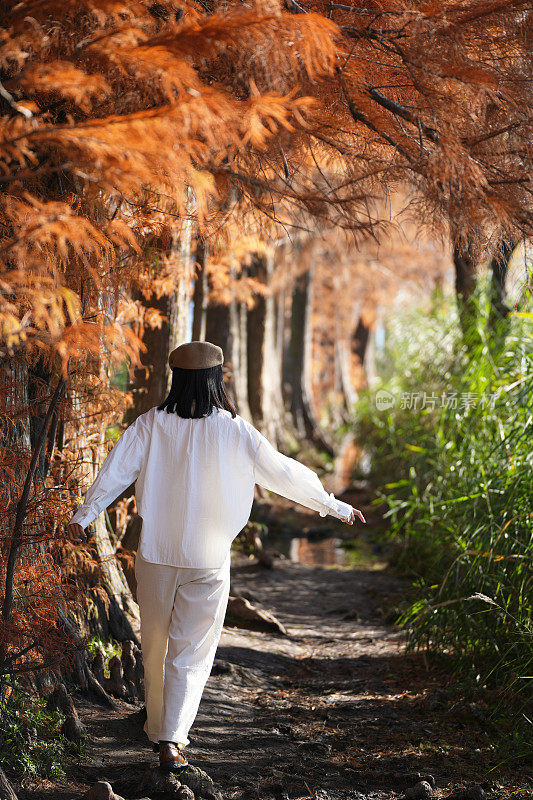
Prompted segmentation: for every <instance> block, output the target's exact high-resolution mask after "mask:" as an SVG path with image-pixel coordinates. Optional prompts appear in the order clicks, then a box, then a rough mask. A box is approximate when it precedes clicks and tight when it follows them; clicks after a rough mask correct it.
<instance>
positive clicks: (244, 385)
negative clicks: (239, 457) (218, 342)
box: [230, 267, 252, 420]
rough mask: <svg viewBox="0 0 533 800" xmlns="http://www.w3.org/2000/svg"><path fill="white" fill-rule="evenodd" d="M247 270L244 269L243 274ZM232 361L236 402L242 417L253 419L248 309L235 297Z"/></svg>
mask: <svg viewBox="0 0 533 800" xmlns="http://www.w3.org/2000/svg"><path fill="white" fill-rule="evenodd" d="M244 270H245V268H244V267H243V272H244ZM230 325H231V330H232V334H231V361H232V364H233V368H234V385H235V400H236V403H237V409H238V412H239V414H240V415H241V417H243V418H244V419H247V420H251V419H252V414H251V411H250V404H249V400H248V309H247V307H246V303H243V302H242V301H239V300H237V299H236V298H235V297H234V298H233V299H232V301H231V303H230Z"/></svg>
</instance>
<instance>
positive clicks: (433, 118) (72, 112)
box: [0, 0, 533, 756]
mask: <svg viewBox="0 0 533 800" xmlns="http://www.w3.org/2000/svg"><path fill="white" fill-rule="evenodd" d="M1 14H2V34H1V40H0V68H1V73H2V74H1V83H0V97H1V99H0V103H1V107H2V108H1V110H2V116H1V119H0V137H1V139H0V165H1V172H0V180H1V182H2V187H3V192H2V196H1V198H0V226H1V238H2V241H1V243H0V252H1V264H0V269H1V274H0V281H1V293H0V325H1V331H2V344H1V373H0V375H1V382H2V393H1V397H0V404H1V405H0V420H1V445H2V449H1V462H0V468H1V471H2V481H1V488H0V491H1V499H2V506H3V509H4V511H3V513H2V530H1V540H0V544H1V561H0V582H1V587H2V613H1V626H0V679H1V681H2V698H3V700H2V702H3V703H8V701H9V698H10V697H13V696H15V695H16V691H19V690H18V689H17V690H16V691H15V689H14V687H15V686H18V685H19V684H18V683H17V681H20V680H21V679H25V680H29V681H30V683H32V682H33V689H35V688H37V689H39V677H38V676H39V675H42V674H45V673H47V671H48V672H49V671H50V670H55V671H57V670H60V671H61V670H65V671H66V673H69V674H71V672H72V668H73V666H72V665H73V663H75V664H77V665H78V666H77V668H78V670H79V671H80V672H81V673H83V674H85V679H86V680H87V674H86V672H85V673H84V670H86V665H85V666H84V663H85V662H84V661H83V658H82V657H81V656H80V652H82V650H80V637H83V636H86V635H88V634H93V633H94V632H95V630H96V631H100V633H102V632H103V631H107V633H108V634H109V635H112V636H113V637H114V638H117V639H118V640H121V639H124V638H127V637H128V635H129V633H130V631H131V627H130V622H129V618H130V616H131V615H132V614H135V604H134V601H133V598H132V594H131V590H130V587H129V584H128V580H127V573H128V570H130V571H131V565H132V559H133V553H134V550H135V547H136V541H137V539H136V537H138V520H137V519H136V517H135V514H134V506H133V501H132V499H131V492H130V493H129V494H127V496H125V497H124V498H123V499H122V500H121V501H120V502H119V503H118V504H117V506H116V508H115V510H114V512H113V513H112V514H109V515H107V516H106V517H105V518H104V517H102V518H100V519H99V520H98V521H97V523H96V524H95V525H94V530H93V532H92V537H91V540H90V542H89V544H88V545H87V546H86V547H81V548H80V547H79V546H75V545H74V544H73V543H72V542H69V541H68V540H67V539H66V538H65V532H64V524H65V522H67V521H68V519H69V517H70V514H71V512H72V509H73V508H74V507H75V504H76V502H79V500H80V498H81V497H82V495H83V490H84V487H86V486H87V485H88V483H90V481H91V478H92V477H94V475H95V474H96V472H97V470H98V468H99V466H100V465H101V463H102V461H103V459H104V457H105V455H106V453H107V452H108V449H109V447H110V446H111V445H112V441H113V440H114V439H115V438H116V437H117V436H118V435H119V433H120V431H121V429H122V427H123V425H124V424H127V423H128V422H130V421H131V420H132V419H133V418H135V417H136V416H137V415H138V414H140V413H143V412H144V411H146V410H147V409H148V408H150V407H152V406H153V405H155V404H156V403H157V402H159V401H160V399H161V398H162V397H163V396H164V394H165V390H166V388H167V386H168V370H167V367H166V363H167V357H168V353H169V352H170V350H171V349H173V348H174V347H176V346H177V345H178V344H180V343H181V342H184V341H187V340H189V339H191V338H192V339H208V340H209V341H213V342H216V343H217V344H219V345H221V346H222V348H223V350H224V352H225V355H226V361H227V363H226V368H225V378H226V381H227V384H228V386H229V389H230V391H231V394H232V397H233V399H234V400H235V403H236V405H237V408H238V411H239V413H240V414H241V415H242V416H244V417H245V418H247V419H250V420H251V421H253V423H254V424H256V425H257V426H258V427H259V428H260V429H261V430H262V431H263V432H264V433H265V434H266V435H267V436H268V437H269V438H270V439H271V441H272V442H273V443H275V444H276V445H277V446H278V447H280V448H281V449H283V450H284V451H285V452H288V453H290V454H292V455H295V454H298V457H301V458H303V459H306V460H308V461H310V463H313V464H314V465H315V466H318V465H320V464H322V465H325V464H327V461H328V458H331V457H332V456H333V455H334V453H335V451H336V448H337V446H338V440H339V437H340V435H341V434H342V433H344V432H346V430H347V429H348V428H353V430H355V432H356V436H357V437H358V439H359V441H360V443H361V444H363V443H364V448H365V453H366V455H367V456H370V464H371V470H372V475H373V476H375V477H374V479H375V481H376V486H377V488H378V491H379V493H380V495H381V496H382V500H383V502H385V503H386V504H387V507H388V509H389V514H390V517H391V520H392V526H391V530H390V536H391V537H392V539H393V541H394V543H395V544H394V558H395V561H396V563H397V566H398V568H399V569H401V570H402V571H403V572H404V573H407V574H409V575H411V576H412V577H413V579H414V581H415V583H416V585H417V592H416V598H417V599H416V600H413V601H412V602H410V604H409V606H408V607H407V608H406V609H404V617H403V622H404V623H405V625H406V626H407V627H408V630H409V632H410V637H411V642H412V644H413V645H414V646H423V647H425V648H428V649H429V650H430V651H436V652H441V653H453V654H455V656H456V657H457V659H458V663H459V664H460V665H461V668H462V669H463V670H464V671H465V672H464V674H466V675H470V676H471V675H476V676H478V677H477V678H476V679H477V680H478V682H480V683H481V684H483V685H485V683H486V682H487V681H488V682H489V683H490V682H491V681H492V682H493V683H494V684H495V685H497V686H498V687H499V689H500V694H499V700H501V698H502V697H506V698H507V699H508V698H509V697H512V698H513V703H514V707H515V708H516V715H517V716H516V719H519V720H520V725H518V726H517V727H516V728H515V729H513V733H512V735H516V736H517V737H518V741H519V746H518V751H517V755H518V756H521V755H523V753H524V752H525V750H524V748H526V749H527V744H524V742H527V738H528V731H529V730H530V729H531V723H530V721H529V720H530V717H529V714H530V712H529V711H528V710H527V709H528V704H530V703H531V692H530V688H529V687H530V683H531V682H530V679H528V676H529V675H530V674H531V598H532V596H533V592H532V575H531V552H532V536H531V533H532V525H531V520H532V518H533V509H532V508H531V500H532V497H533V492H532V491H531V488H532V487H531V448H530V446H529V440H530V438H531V425H532V422H531V413H530V412H531V398H532V391H531V390H532V364H531V307H530V299H531V291H530V290H531V284H530V280H529V279H528V277H527V241H528V236H530V230H531V216H530V208H531V203H530V198H531V182H530V174H531V172H530V168H531V145H530V126H531V118H530V112H529V109H530V105H531V89H530V85H531V84H530V77H531V69H530V54H531V40H530V30H531V25H530V23H531V11H530V9H529V6H528V4H527V3H525V2H508V1H506V0H492V2H491V1H490V0H486V1H483V2H472V0H463V1H462V2H460V1H457V0H455V1H454V2H452V1H451V0H446V1H445V2H440V3H432V2H428V3H424V4H420V3H415V2H401V1H400V0H390V2H389V0H383V2H374V3H368V2H348V3H333V2H316V3H300V2H296V0H286V2H285V3H281V2H276V0H272V1H270V0H265V1H264V2H263V1H262V0H257V2H250V3H246V4H245V3H240V2H225V3H217V2H209V0H205V2H192V3H180V2H154V3H149V2H133V3H128V4H125V3H123V2H120V0H108V1H107V2H106V0H102V1H101V2H97V0H94V2H90V1H88V2H85V0H82V2H69V1H67V2H66V1H65V0H63V1H62V2H54V0H34V2H22V3H2V5H1ZM513 253H514V256H513ZM510 269H511V271H513V270H514V272H513V274H515V273H516V274H518V275H519V277H518V278H517V280H518V287H519V289H518V291H517V292H515V294H514V296H513V297H512V301H511V300H510V299H509V297H508V296H507V295H506V288H508V287H507V284H508V283H509V271H510ZM450 274H451V275H452V276H453V284H454V290H455V297H454V298H453V302H452V301H451V300H450V297H449V294H448V293H447V291H446V287H447V286H448V285H449V278H450ZM429 297H431V298H432V299H431V302H429V301H428V300H427V298H429ZM419 298H426V301H425V306H422V311H418V312H414V311H412V310H411V309H412V306H413V305H414V304H415V305H416V303H417V302H418V299H419ZM384 327H385V328H386V329H387V330H388V331H389V333H388V335H387V346H386V351H385V353H384V354H382V360H381V368H380V373H381V375H382V377H384V382H383V383H382V384H379V383H378V382H377V380H376V378H377V375H376V368H377V367H376V358H375V356H376V331H378V332H379V331H380V330H383V328H384ZM389 334H390V335H389ZM377 343H378V346H379V337H378V340H377ZM377 366H378V367H379V359H378V364H377ZM383 389H385V390H386V391H388V392H389V393H390V395H391V396H392V397H393V398H397V400H398V402H395V403H393V405H392V406H391V407H390V408H389V409H388V410H386V413H382V410H381V411H380V409H379V408H378V406H377V405H376V394H375V393H376V392H378V391H379V390H383ZM420 391H423V392H425V393H426V395H425V396H431V395H434V396H435V397H440V396H442V394H443V392H444V393H452V394H453V393H454V392H455V394H456V395H459V396H463V395H469V396H471V401H472V396H474V397H475V398H476V402H470V403H467V404H466V406H465V404H464V403H463V404H462V405H459V407H458V406H457V405H455V406H454V405H453V404H451V405H446V404H443V403H440V404H439V403H437V402H435V401H434V402H433V404H431V403H430V404H429V405H424V407H423V408H420V413H413V411H416V410H417V409H416V408H415V409H413V407H412V406H411V407H409V405H408V404H407V403H406V401H405V399H404V401H402V402H400V401H399V398H400V396H403V397H404V398H405V396H406V395H411V396H412V395H413V394H416V393H419V392H420ZM480 398H483V402H481V401H480V402H477V400H480ZM485 401H486V402H485ZM411 402H412V401H411ZM89 608H90V609H92V611H91V614H89V617H90V619H91V621H90V623H89V625H88V626H87V623H86V621H87V619H88V614H87V609H89ZM81 641H83V638H82V639H81ZM480 665H483V667H481V666H480ZM499 700H498V699H497V700H496V705H497V702H499Z"/></svg>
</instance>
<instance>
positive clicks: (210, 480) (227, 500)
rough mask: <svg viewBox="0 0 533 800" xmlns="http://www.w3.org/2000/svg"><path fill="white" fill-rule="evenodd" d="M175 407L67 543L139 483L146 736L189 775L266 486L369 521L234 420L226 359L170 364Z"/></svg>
mask: <svg viewBox="0 0 533 800" xmlns="http://www.w3.org/2000/svg"><path fill="white" fill-rule="evenodd" d="M169 364H170V366H171V368H172V385H171V389H170V393H169V395H168V397H167V399H166V400H165V401H164V402H163V403H162V404H161V405H160V406H158V407H157V408H152V409H151V410H150V411H147V412H146V414H141V416H140V417H139V418H138V419H137V420H136V422H134V423H133V425H130V427H129V428H128V429H127V430H126V431H125V432H124V433H123V435H122V436H121V437H120V439H119V440H118V442H117V444H116V445H115V446H114V448H113V450H112V451H111V453H110V454H109V455H108V456H107V458H106V460H105V461H104V463H103V465H102V468H101V470H100V472H99V473H98V476H97V477H96V480H95V481H94V483H93V484H92V486H91V487H90V488H89V490H88V491H87V494H86V496H85V502H84V503H83V505H81V506H80V508H79V509H78V511H77V512H76V514H74V516H73V518H72V520H71V522H70V524H69V533H70V535H71V537H72V538H73V539H74V540H83V529H84V528H85V527H86V526H87V525H89V524H90V523H91V522H93V520H95V519H96V518H97V516H98V515H99V514H100V512H101V511H103V510H104V509H105V508H106V507H107V506H108V505H109V504H110V503H111V502H112V501H113V500H115V499H116V498H117V497H118V495H120V493H121V492H123V491H124V489H126V488H127V487H128V486H130V485H131V484H132V483H133V482H134V481H136V488H135V494H136V498H137V508H138V511H139V514H140V516H141V517H142V521H143V522H142V532H141V538H140V542H139V548H138V550H137V555H136V559H135V575H136V578H137V599H138V603H139V609H140V616H141V646H142V652H143V661H144V670H145V687H146V712H147V719H146V723H145V726H144V730H145V732H146V734H147V736H148V738H149V739H150V740H151V741H152V742H153V743H154V749H155V750H156V751H157V750H158V751H159V762H160V765H161V767H162V768H163V769H165V770H169V771H179V770H180V769H182V768H183V767H185V766H186V765H187V759H186V757H185V755H184V753H183V748H185V747H186V745H187V744H189V739H188V738H187V737H188V733H189V729H190V728H191V726H192V724H193V722H194V719H195V717H196V713H197V711H198V706H199V704H200V699H201V697H202V692H203V690H204V686H205V683H206V681H207V678H208V677H209V673H210V672H211V667H212V665H213V660H214V657H215V651H216V649H217V645H218V642H219V639H220V635H221V632H222V626H223V623H224V615H225V611H226V605H227V601H228V594H229V584H230V547H231V543H232V541H233V539H234V538H235V537H236V536H237V534H238V533H239V531H240V530H241V529H242V528H243V527H244V525H245V524H246V522H247V521H248V517H249V515H250V511H251V507H252V501H253V497H254V486H255V484H256V483H257V484H258V485H259V486H263V487H264V488H265V489H269V490H270V491H273V492H277V493H278V494H281V495H283V496H284V497H287V498H288V499H289V500H293V501H294V502H296V503H300V504H302V505H304V506H307V507H308V508H311V509H313V510H314V511H318V513H319V514H320V516H322V517H324V516H326V514H331V515H332V516H334V517H337V518H339V519H342V520H343V521H344V522H347V523H348V524H350V525H351V524H353V521H354V518H355V516H357V517H358V518H359V519H360V520H361V521H362V522H364V521H365V520H364V517H363V515H362V514H361V512H360V511H358V510H357V509H354V508H352V506H350V505H348V504H347V503H342V502H341V501H339V500H337V499H336V498H335V497H334V495H333V494H328V493H327V492H326V491H325V489H324V487H323V486H322V484H321V482H320V480H319V479H318V477H317V475H315V473H314V472H312V470H310V469H308V468H307V467H305V466H304V465H303V464H300V463H299V462H298V461H295V460H294V459H292V458H287V456H284V455H282V454H281V453H278V452H277V450H275V449H274V447H272V445H271V444H270V443H269V441H268V440H267V439H266V438H265V437H264V436H262V434H261V433H259V431H258V430H256V429H255V428H254V427H253V425H251V424H250V423H248V422H246V421H245V420H244V419H242V418H241V417H239V416H238V415H237V414H236V413H235V410H234V409H233V407H232V405H231V403H230V401H229V399H228V397H227V394H226V391H225V388H224V383H223V380H222V364H223V354H222V350H221V349H220V347H217V346H216V345H213V344H210V343H209V342H190V343H188V344H183V345H181V347H178V348H177V349H176V350H174V351H173V352H172V353H171V354H170V357H169Z"/></svg>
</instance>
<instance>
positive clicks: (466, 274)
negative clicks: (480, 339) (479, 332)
mask: <svg viewBox="0 0 533 800" xmlns="http://www.w3.org/2000/svg"><path fill="white" fill-rule="evenodd" d="M453 263H454V267H455V294H456V297H457V309H458V312H459V324H460V326H461V330H462V332H463V339H464V341H465V343H466V344H468V345H474V344H475V343H476V340H477V336H476V333H475V332H476V319H477V314H476V305H475V301H474V292H475V289H476V264H475V261H474V258H473V255H472V251H471V247H470V244H469V243H466V244H465V243H463V242H454V245H453Z"/></svg>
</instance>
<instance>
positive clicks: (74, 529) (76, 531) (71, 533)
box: [67, 522, 87, 544]
mask: <svg viewBox="0 0 533 800" xmlns="http://www.w3.org/2000/svg"><path fill="white" fill-rule="evenodd" d="M67 537H68V538H69V539H70V541H71V542H73V543H74V544H82V543H83V542H86V541H87V537H86V536H85V531H84V530H83V528H82V527H81V525H78V523H77V522H70V523H69V524H68V525H67Z"/></svg>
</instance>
